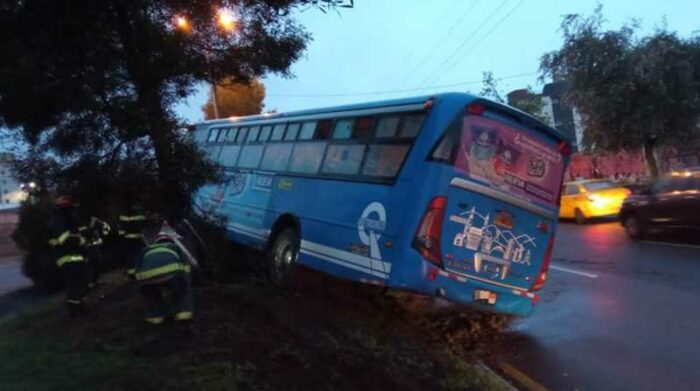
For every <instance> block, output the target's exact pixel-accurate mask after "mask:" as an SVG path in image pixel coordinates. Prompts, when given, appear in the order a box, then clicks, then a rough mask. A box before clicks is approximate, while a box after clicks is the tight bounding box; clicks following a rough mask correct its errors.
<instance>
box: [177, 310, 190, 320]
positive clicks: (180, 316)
mask: <svg viewBox="0 0 700 391" xmlns="http://www.w3.org/2000/svg"><path fill="white" fill-rule="evenodd" d="M193 317H194V314H193V313H191V312H189V311H182V312H178V313H177V314H175V320H190V319H192V318H193Z"/></svg>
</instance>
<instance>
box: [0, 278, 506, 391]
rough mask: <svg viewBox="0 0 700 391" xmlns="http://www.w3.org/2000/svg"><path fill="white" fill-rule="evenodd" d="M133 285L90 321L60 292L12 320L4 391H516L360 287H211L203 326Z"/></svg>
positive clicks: (5, 343) (119, 290)
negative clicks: (145, 298)
mask: <svg viewBox="0 0 700 391" xmlns="http://www.w3.org/2000/svg"><path fill="white" fill-rule="evenodd" d="M132 288H133V287H131V286H129V285H128V284H124V283H123V282H119V283H114V284H112V286H108V287H107V289H106V290H104V291H102V292H101V293H103V294H101V295H100V296H101V297H100V301H99V302H97V303H93V306H94V311H93V313H92V314H91V315H89V316H87V317H85V318H81V319H79V320H78V321H69V320H68V319H66V317H65V315H64V313H63V308H62V301H61V300H60V299H61V297H57V298H55V299H52V300H51V301H50V302H49V303H48V304H47V305H46V306H45V307H44V308H41V309H39V310H37V312H35V313H33V314H27V315H21V316H19V317H17V318H15V319H12V320H9V321H7V322H4V323H2V324H0V390H3V391H12V390H29V389H31V390H76V389H80V390H82V389H100V390H156V389H158V390H161V389H166V390H248V389H272V390H276V389H285V390H286V389H297V390H306V389H333V390H336V389H340V390H354V389H402V390H423V389H445V390H502V389H504V387H503V386H502V383H500V382H499V381H498V380H497V379H495V378H494V377H493V375H492V374H491V373H489V372H487V371H484V370H483V369H481V368H480V367H479V366H478V365H475V364H473V362H472V361H465V360H464V359H463V358H459V357H458V355H452V354H450V353H447V352H445V351H441V350H432V349H428V348H426V345H431V346H432V345H437V346H440V345H439V344H436V343H435V342H434V341H433V342H432V343H427V344H426V343H424V342H425V341H421V340H420V337H418V335H420V334H426V333H425V330H423V329H420V328H419V329H415V328H409V329H407V330H403V329H402V328H404V327H407V326H410V325H409V324H408V323H406V319H410V318H412V317H413V315H408V316H406V315H405V314H403V313H401V312H396V311H398V310H397V309H396V306H395V305H394V304H393V303H391V302H386V301H385V299H381V300H377V299H376V296H373V295H369V296H367V297H366V298H363V299H361V300H356V299H354V298H353V299H348V297H353V295H355V293H357V292H356V291H355V289H356V287H355V286H354V285H350V288H349V289H352V290H353V292H352V293H353V295H349V294H348V293H349V292H348V291H346V290H342V289H341V290H340V292H338V293H337V294H336V293H333V292H332V290H331V292H326V293H327V295H326V296H323V297H322V296H321V295H318V294H313V293H311V294H310V293H308V292H307V293H304V292H301V293H299V292H296V293H293V294H290V292H281V293H279V292H277V291H275V290H271V289H270V288H269V287H264V286H259V285H255V284H250V285H246V284H240V285H236V286H232V285H223V284H205V286H203V287H200V288H198V291H197V295H198V299H199V306H198V311H197V313H198V320H197V322H196V323H195V324H194V325H193V326H192V327H182V326H181V325H173V324H169V325H165V326H164V327H161V328H155V329H154V328H150V327H148V326H146V325H144V324H143V322H142V319H141V312H140V309H141V308H140V304H141V301H140V297H139V296H138V294H137V293H136V291H135V290H134V289H132ZM355 296H357V295H355ZM359 296H362V295H359ZM348 300H350V301H348ZM392 311H394V312H393V313H392ZM440 321H441V322H442V318H441V319H440ZM418 323H419V322H416V324H418ZM410 327H413V326H410ZM416 327H422V326H416ZM432 334H433V335H435V333H432Z"/></svg>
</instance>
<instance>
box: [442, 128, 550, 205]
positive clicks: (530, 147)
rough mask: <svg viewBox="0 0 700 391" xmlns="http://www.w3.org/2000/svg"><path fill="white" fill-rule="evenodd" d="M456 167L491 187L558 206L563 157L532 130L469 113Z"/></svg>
mask: <svg viewBox="0 0 700 391" xmlns="http://www.w3.org/2000/svg"><path fill="white" fill-rule="evenodd" d="M455 168H457V170H459V171H461V172H462V173H463V174H464V175H466V176H468V177H469V178H471V179H474V180H477V181H480V182H486V183H487V184H489V185H490V186H491V187H494V188H498V189H500V190H503V191H505V192H507V193H510V194H513V195H516V196H519V197H522V198H526V199H528V200H530V201H539V202H544V203H546V204H550V205H552V206H556V204H557V199H558V192H559V187H560V185H561V181H562V176H563V175H564V159H563V158H562V156H561V154H560V153H559V152H558V151H557V150H556V149H555V148H554V147H552V146H550V145H547V144H545V143H544V142H543V141H542V140H541V139H539V138H538V137H536V136H534V135H533V134H532V133H530V132H526V131H524V130H521V129H518V128H516V127H513V126H509V125H507V124H504V123H502V122H498V121H495V120H493V119H490V118H485V117H482V116H475V115H468V116H465V117H464V119H463V121H462V129H461V136H460V143H459V152H458V154H457V157H456V159H455Z"/></svg>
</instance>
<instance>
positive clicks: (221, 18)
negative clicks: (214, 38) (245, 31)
mask: <svg viewBox="0 0 700 391" xmlns="http://www.w3.org/2000/svg"><path fill="white" fill-rule="evenodd" d="M236 22H237V20H236V15H235V14H234V13H233V11H231V10H230V9H228V8H219V10H218V11H217V12H216V24H218V25H219V27H220V28H221V30H223V31H224V32H227V33H231V32H233V31H234V30H235V29H236Z"/></svg>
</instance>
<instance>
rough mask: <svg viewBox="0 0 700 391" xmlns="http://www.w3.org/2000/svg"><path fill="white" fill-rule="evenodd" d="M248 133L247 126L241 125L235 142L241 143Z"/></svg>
mask: <svg viewBox="0 0 700 391" xmlns="http://www.w3.org/2000/svg"><path fill="white" fill-rule="evenodd" d="M247 135H248V127H247V126H246V127H243V128H239V129H238V136H237V137H236V144H243V143H244V142H245V138H246V136H247Z"/></svg>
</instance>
